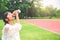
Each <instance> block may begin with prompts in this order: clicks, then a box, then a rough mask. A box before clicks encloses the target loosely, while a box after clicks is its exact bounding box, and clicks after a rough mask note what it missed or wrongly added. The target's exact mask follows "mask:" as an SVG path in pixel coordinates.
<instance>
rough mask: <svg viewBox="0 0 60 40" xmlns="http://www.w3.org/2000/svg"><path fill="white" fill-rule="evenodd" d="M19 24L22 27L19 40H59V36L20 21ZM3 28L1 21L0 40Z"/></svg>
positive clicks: (0, 21)
mask: <svg viewBox="0 0 60 40" xmlns="http://www.w3.org/2000/svg"><path fill="white" fill-rule="evenodd" d="M20 22H21V24H22V26H23V27H22V30H21V31H20V36H21V40H60V35H59V34H55V33H52V32H50V31H47V30H44V29H42V28H39V27H37V26H35V25H32V24H29V23H26V22H24V21H22V20H21V21H20ZM3 26H4V24H3V21H2V20H0V40H1V36H2V28H3Z"/></svg>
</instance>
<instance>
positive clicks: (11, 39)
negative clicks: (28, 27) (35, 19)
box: [2, 23, 22, 40]
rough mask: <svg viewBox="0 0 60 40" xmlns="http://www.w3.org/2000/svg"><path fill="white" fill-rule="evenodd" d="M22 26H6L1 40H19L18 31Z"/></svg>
mask: <svg viewBox="0 0 60 40" xmlns="http://www.w3.org/2000/svg"><path fill="white" fill-rule="evenodd" d="M21 28H22V25H21V24H20V23H15V24H14V25H10V24H6V25H5V26H4V28H3V30H2V40H20V35H19V31H20V30H21Z"/></svg>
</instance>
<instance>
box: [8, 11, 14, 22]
mask: <svg viewBox="0 0 60 40" xmlns="http://www.w3.org/2000/svg"><path fill="white" fill-rule="evenodd" d="M7 19H8V21H13V20H14V16H13V14H12V13H10V12H8V15H7Z"/></svg>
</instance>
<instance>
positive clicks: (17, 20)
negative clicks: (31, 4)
mask: <svg viewBox="0 0 60 40" xmlns="http://www.w3.org/2000/svg"><path fill="white" fill-rule="evenodd" d="M13 15H14V16H15V17H16V23H19V13H18V10H15V11H14V12H13Z"/></svg>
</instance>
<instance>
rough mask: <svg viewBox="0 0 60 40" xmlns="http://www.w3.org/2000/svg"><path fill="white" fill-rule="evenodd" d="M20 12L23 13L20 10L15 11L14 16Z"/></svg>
mask: <svg viewBox="0 0 60 40" xmlns="http://www.w3.org/2000/svg"><path fill="white" fill-rule="evenodd" d="M19 13H21V11H20V10H15V11H13V15H14V16H16V15H18V14H19Z"/></svg>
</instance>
